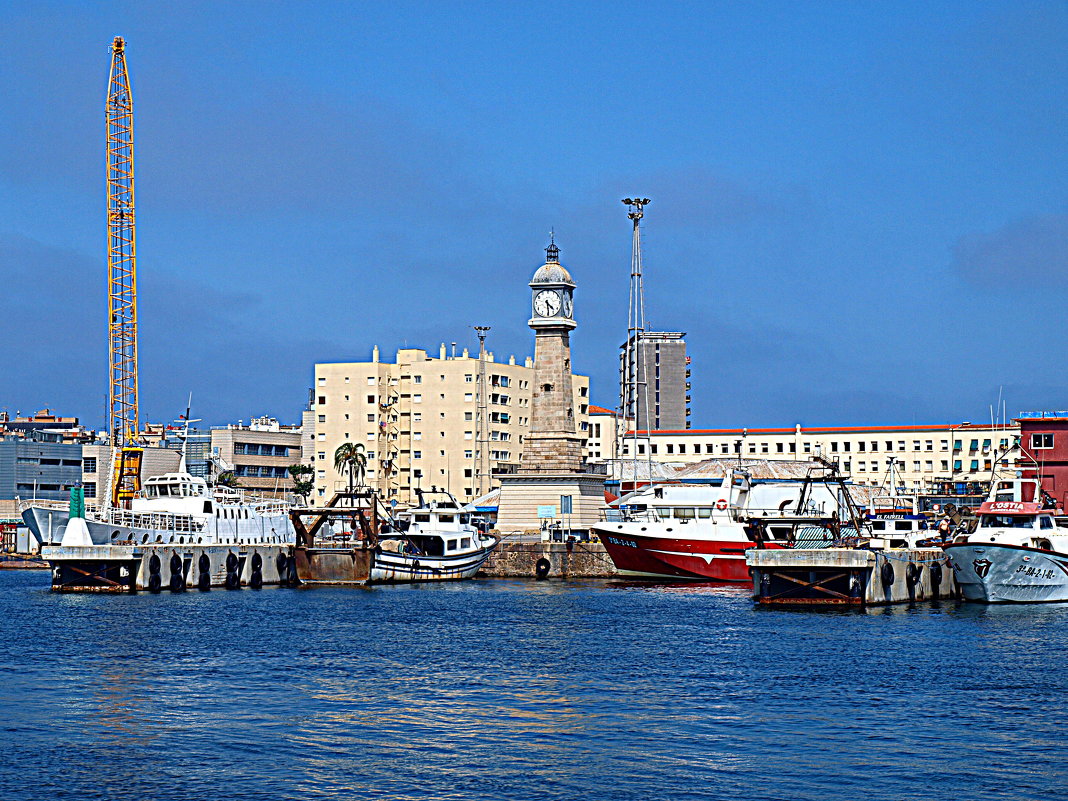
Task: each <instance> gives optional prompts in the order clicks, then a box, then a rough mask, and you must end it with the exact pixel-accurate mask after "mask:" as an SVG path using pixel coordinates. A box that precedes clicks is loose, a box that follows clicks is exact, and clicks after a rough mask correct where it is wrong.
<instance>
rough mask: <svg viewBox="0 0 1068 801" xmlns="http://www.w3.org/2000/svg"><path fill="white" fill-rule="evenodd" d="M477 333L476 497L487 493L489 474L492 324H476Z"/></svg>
mask: <svg viewBox="0 0 1068 801" xmlns="http://www.w3.org/2000/svg"><path fill="white" fill-rule="evenodd" d="M474 328H475V333H476V334H478V408H477V411H476V412H475V414H476V415H477V417H478V419H477V420H476V421H475V486H476V487H477V488H478V490H477V494H476V496H475V497H476V498H478V497H481V496H483V495H485V494H486V490H485V486H484V485H485V480H486V478H487V476H488V475H489V459H488V457H489V452H488V451H487V450H486V449H487V448H488V447H489V436H488V435H487V431H486V423H487V420H486V418H487V417H488V416H489V406H488V405H487V398H486V334H487V333H489V330H490V326H488V325H476V326H475V327H474Z"/></svg>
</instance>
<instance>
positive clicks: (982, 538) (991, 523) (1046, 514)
mask: <svg viewBox="0 0 1068 801" xmlns="http://www.w3.org/2000/svg"><path fill="white" fill-rule="evenodd" d="M978 515H979V525H978V526H977V527H976V529H975V531H974V532H972V534H970V535H967V534H965V535H961V536H959V537H957V538H956V540H955V542H987V541H989V542H998V543H1003V544H1012V545H1023V546H1031V547H1035V548H1042V549H1043V550H1047V551H1049V550H1054V549H1053V547H1052V543H1051V542H1050V538H1051V537H1054V536H1064V535H1065V534H1066V532H1065V530H1064V529H1062V528H1060V527H1059V526H1058V525H1057V522H1056V520H1055V519H1054V517H1053V510H1052V509H1044V508H1042V504H1041V503H1034V502H1028V501H987V502H986V503H984V504H983V505H982V506H980V507H979V509H978Z"/></svg>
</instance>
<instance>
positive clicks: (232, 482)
mask: <svg viewBox="0 0 1068 801" xmlns="http://www.w3.org/2000/svg"><path fill="white" fill-rule="evenodd" d="M215 484H216V485H217V486H220V487H230V489H237V488H238V487H240V486H241V485H240V484H239V483H238V481H237V476H236V475H234V471H233V470H224V471H223V472H221V473H219V477H218V478H216V479H215Z"/></svg>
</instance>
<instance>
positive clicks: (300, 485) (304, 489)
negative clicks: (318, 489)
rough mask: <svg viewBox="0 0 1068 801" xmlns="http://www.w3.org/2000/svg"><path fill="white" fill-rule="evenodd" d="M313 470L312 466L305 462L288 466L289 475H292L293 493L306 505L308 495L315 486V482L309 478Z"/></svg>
mask: <svg viewBox="0 0 1068 801" xmlns="http://www.w3.org/2000/svg"><path fill="white" fill-rule="evenodd" d="M314 472H315V470H314V468H312V466H311V465H307V464H294V465H290V466H289V475H291V476H292V477H293V494H294V495H297V496H299V497H300V498H301V500H303V501H304V505H305V506H307V505H308V496H309V495H311V493H312V490H313V489H314V488H315V484H314V482H312V480H311V474H313V473H314Z"/></svg>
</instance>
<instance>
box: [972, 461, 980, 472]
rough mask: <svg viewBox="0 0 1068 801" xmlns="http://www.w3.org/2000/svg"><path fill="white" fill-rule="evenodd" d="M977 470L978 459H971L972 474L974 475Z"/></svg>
mask: <svg viewBox="0 0 1068 801" xmlns="http://www.w3.org/2000/svg"><path fill="white" fill-rule="evenodd" d="M978 469H979V460H978V459H972V472H973V473H974V472H975V471H976V470H978Z"/></svg>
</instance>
